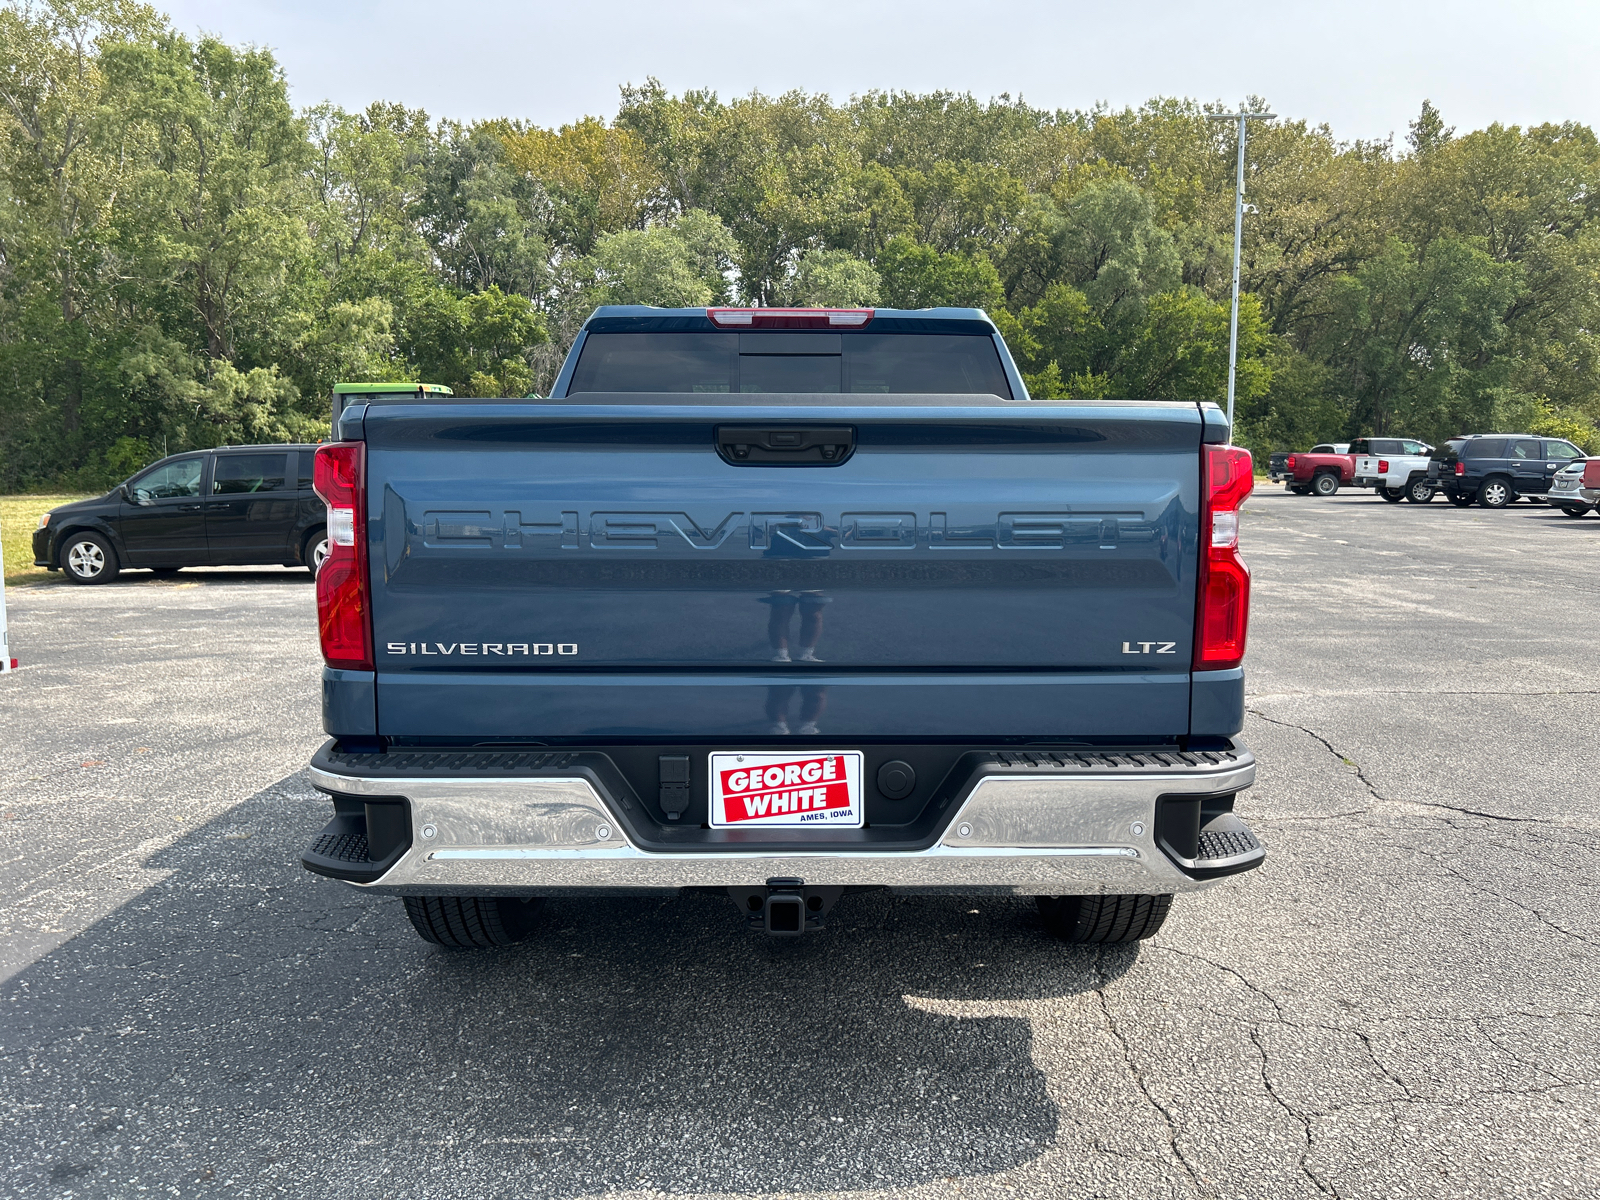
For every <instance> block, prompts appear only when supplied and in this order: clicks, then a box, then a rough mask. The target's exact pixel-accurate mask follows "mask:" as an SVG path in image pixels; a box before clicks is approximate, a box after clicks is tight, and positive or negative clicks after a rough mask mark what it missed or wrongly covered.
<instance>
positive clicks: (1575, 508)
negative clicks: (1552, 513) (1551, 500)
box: [1560, 504, 1589, 517]
mask: <svg viewBox="0 0 1600 1200" xmlns="http://www.w3.org/2000/svg"><path fill="white" fill-rule="evenodd" d="M1560 507H1561V515H1562V516H1564V517H1582V516H1586V515H1588V512H1589V510H1588V509H1587V508H1586V507H1584V506H1583V505H1581V504H1563V505H1561V506H1560Z"/></svg>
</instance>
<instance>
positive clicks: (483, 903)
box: [404, 896, 539, 950]
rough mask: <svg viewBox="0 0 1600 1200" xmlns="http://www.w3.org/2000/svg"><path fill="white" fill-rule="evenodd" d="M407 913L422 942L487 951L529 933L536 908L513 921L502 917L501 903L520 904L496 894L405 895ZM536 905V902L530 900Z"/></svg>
mask: <svg viewBox="0 0 1600 1200" xmlns="http://www.w3.org/2000/svg"><path fill="white" fill-rule="evenodd" d="M404 900H405V903H406V916H407V917H408V918H410V920H411V927H412V928H413V929H415V930H416V931H417V935H418V936H419V937H421V938H422V939H423V940H424V941H427V942H432V943H433V944H434V945H436V946H449V947H450V948H451V949H455V950H486V949H489V948H490V947H492V946H510V945H514V944H515V943H517V942H520V941H522V939H523V938H525V937H527V936H528V932H529V927H530V926H531V924H532V918H533V916H534V915H535V914H536V913H537V911H538V909H537V908H530V911H529V912H528V913H527V914H526V917H525V919H523V920H521V921H520V922H519V923H515V924H517V925H519V926H520V927H514V923H512V922H508V921H506V919H505V914H504V911H503V909H502V905H505V904H521V903H523V901H521V900H516V899H502V898H500V897H495V896H406V897H404ZM533 903H534V904H538V903H539V902H538V901H535V902H533Z"/></svg>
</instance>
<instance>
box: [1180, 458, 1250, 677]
mask: <svg viewBox="0 0 1600 1200" xmlns="http://www.w3.org/2000/svg"><path fill="white" fill-rule="evenodd" d="M1202 451H1203V454H1202V457H1201V460H1200V465H1201V476H1200V489H1201V496H1202V503H1201V510H1200V580H1199V588H1198V593H1197V602H1196V604H1195V622H1194V669H1195V670H1196V671H1225V670H1228V669H1230V668H1232V667H1237V666H1238V665H1239V664H1240V663H1241V662H1243V661H1244V642H1245V632H1246V627H1247V626H1248V625H1249V623H1250V569H1249V568H1248V567H1246V566H1245V565H1244V559H1242V558H1240V557H1239V508H1240V506H1241V505H1243V504H1244V502H1245V499H1246V498H1247V497H1248V496H1249V495H1250V493H1251V492H1252V491H1253V490H1254V489H1255V473H1254V469H1253V464H1252V462H1251V459H1250V451H1248V450H1241V449H1239V447H1237V446H1204V447H1202Z"/></svg>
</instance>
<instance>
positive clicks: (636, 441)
mask: <svg viewBox="0 0 1600 1200" xmlns="http://www.w3.org/2000/svg"><path fill="white" fill-rule="evenodd" d="M336 432H337V437H338V439H339V440H337V441H336V442H333V443H330V444H326V445H323V446H322V447H320V448H319V450H318V451H317V457H316V464H315V467H316V479H315V485H316V490H317V493H318V494H319V495H320V496H321V497H322V499H323V500H324V501H325V502H326V504H327V507H328V520H327V529H328V535H329V552H328V558H327V560H326V563H325V564H324V566H323V569H322V571H321V573H320V575H319V576H318V580H317V605H318V617H319V623H320V633H321V642H322V650H323V655H324V658H325V660H326V667H325V668H324V671H323V721H324V726H325V728H326V731H327V733H328V734H329V735H330V740H329V741H328V742H327V743H326V744H325V745H324V746H323V747H322V748H321V749H320V750H319V751H318V752H317V754H316V755H315V757H314V759H313V761H312V764H311V779H312V782H313V783H314V784H315V786H316V787H317V788H318V789H319V790H320V791H321V792H323V793H325V794H326V795H327V797H328V798H329V799H330V800H331V801H332V806H333V818H332V820H331V821H330V822H329V823H328V824H327V825H326V827H325V828H324V829H323V830H322V831H321V832H320V833H319V834H317V835H316V837H315V838H314V839H313V840H312V842H311V844H310V846H309V847H308V848H307V849H306V850H305V852H304V854H303V855H302V862H303V864H304V865H305V866H306V867H307V868H308V869H309V870H312V871H315V872H318V873H320V874H323V875H328V876H332V877H334V878H337V879H342V880H345V881H347V882H348V883H350V884H352V885H354V886H356V887H359V888H362V889H364V890H367V891H371V892H378V893H386V894H392V895H396V896H399V897H402V898H403V899H404V903H405V907H406V911H407V913H408V915H409V917H410V919H411V922H412V924H413V926H414V927H415V928H416V930H417V932H418V933H419V934H420V935H421V936H422V937H424V938H426V939H428V940H429V941H432V942H436V943H439V944H442V945H446V946H454V947H471V946H492V945H503V944H506V943H509V942H514V941H517V940H520V939H521V938H523V937H525V936H527V935H528V934H529V932H530V931H531V930H532V929H533V927H534V926H535V924H536V917H537V913H538V910H539V907H540V904H541V903H542V901H543V900H544V899H545V898H548V897H552V896H586V895H588V896H600V895H618V894H653V895H671V894H678V893H682V892H683V891H685V890H688V889H698V890H706V889H710V890H714V891H717V892H720V893H725V894H726V895H727V896H729V897H730V898H731V899H732V900H733V902H734V903H735V905H737V907H738V910H739V912H740V913H741V914H742V915H743V917H744V918H745V919H746V920H748V921H749V922H750V924H752V925H753V926H756V927H758V928H761V929H764V930H766V931H767V932H769V933H773V934H780V935H795V934H800V933H803V932H805V931H807V930H811V929H815V928H817V927H818V926H819V925H821V924H822V923H823V922H824V921H825V919H826V918H827V916H828V913H829V911H830V909H831V908H832V907H833V905H834V904H835V902H836V901H838V900H839V899H840V897H841V896H844V895H846V894H848V893H851V892H854V891H861V890H866V889H872V888H890V889H894V890H897V891H900V892H906V893H959V894H995V893H1002V894H1008V895H1022V896H1034V897H1037V898H1038V906H1039V910H1040V912H1041V914H1042V916H1043V919H1044V924H1045V925H1046V927H1047V928H1048V929H1050V930H1051V931H1052V932H1053V933H1055V934H1056V935H1057V936H1059V937H1061V938H1062V939H1064V940H1066V941H1069V942H1101V943H1105V942H1127V941H1133V940H1136V939H1139V938H1145V937H1149V936H1151V935H1152V934H1154V933H1155V932H1156V930H1157V929H1158V928H1159V927H1160V925H1161V923H1162V921H1163V919H1164V918H1165V916H1166V914H1167V911H1168V909H1169V906H1170V904H1171V902H1172V899H1173V897H1174V896H1175V895H1176V894H1177V893H1180V892H1190V891H1194V890H1197V889H1200V888H1203V887H1206V886H1207V885H1209V884H1211V883H1212V882H1214V881H1215V880H1217V879H1219V878H1221V877H1223V876H1227V875H1231V874H1236V873H1239V872H1242V871H1247V870H1250V869H1252V868H1253V867H1255V866H1257V865H1259V864H1260V862H1261V861H1262V858H1263V857H1264V855H1265V850H1264V848H1263V847H1262V846H1261V844H1260V842H1259V841H1258V840H1257V838H1256V837H1255V836H1254V835H1253V834H1252V833H1251V831H1250V830H1249V828H1248V827H1247V826H1246V825H1245V823H1244V822H1243V820H1242V819H1241V818H1240V817H1239V815H1237V813H1236V812H1235V811H1234V810H1235V801H1236V799H1237V797H1238V796H1239V794H1240V793H1241V792H1243V791H1244V790H1245V789H1246V788H1248V787H1249V786H1250V785H1251V784H1252V783H1253V782H1254V778H1255V761H1254V759H1253V757H1252V756H1251V754H1250V752H1249V751H1248V750H1247V749H1246V748H1244V747H1243V746H1242V745H1240V744H1239V743H1238V742H1237V741H1236V740H1235V736H1236V735H1237V733H1238V732H1239V729H1240V726H1241V724H1242V721H1243V707H1244V679H1243V670H1242V666H1241V663H1242V659H1243V656H1244V649H1245V632H1246V623H1247V619H1248V606H1249V574H1248V571H1247V570H1246V568H1245V566H1244V563H1243V561H1242V560H1241V559H1240V557H1239V553H1238V530H1239V522H1238V512H1239V508H1240V505H1241V504H1242V503H1243V501H1244V499H1245V497H1246V496H1248V495H1249V493H1250V490H1251V486H1252V473H1251V464H1250V456H1249V454H1248V453H1247V452H1245V451H1243V450H1240V449H1237V448H1235V447H1233V446H1230V445H1229V444H1228V432H1229V431H1228V426H1227V423H1226V421H1225V419H1224V417H1223V415H1222V414H1221V412H1220V411H1219V410H1218V409H1217V407H1216V406H1215V405H1213V404H1208V403H1192V402H1179V401H1126V402H1109V401H1085V402H1064V401H1034V400H1030V399H1029V398H1028V394H1027V391H1026V388H1025V387H1024V385H1023V382H1022V379H1021V377H1020V376H1019V375H1018V373H1017V369H1016V367H1015V365H1014V364H1013V362H1012V360H1011V356H1010V354H1009V353H1008V351H1007V349H1006V346H1005V343H1004V341H1003V340H1002V339H1001V337H1000V336H999V334H998V332H997V331H996V329H995V327H994V325H993V324H991V323H990V321H989V320H988V318H987V317H986V316H984V314H983V313H981V312H979V311H977V310H974V309H925V310H918V311H901V310H886V309H877V310H870V309H863V310H821V309H795V310H785V309H654V308H643V307H606V308H601V309H598V310H597V311H596V312H595V313H594V315H593V316H592V317H591V318H590V319H589V320H588V322H587V323H586V325H585V327H584V329H583V331H582V333H581V334H580V335H579V337H578V339H577V341H576V343H575V344H574V345H573V347H572V351H571V353H570V354H569V356H568V358H567V360H566V363H565V365H564V366H563V368H562V371H561V373H560V375H559V377H558V378H557V380H556V383H555V386H554V387H553V388H552V391H551V395H550V396H549V397H548V398H547V399H538V398H532V397H530V398H528V399H526V400H473V399H454V398H452V399H448V400H446V399H441V398H435V397H393V398H377V399H374V400H372V401H370V402H369V403H366V404H359V405H352V406H350V407H348V408H346V409H345V410H344V411H343V412H342V413H341V414H340V416H339V420H338V428H337V431H336Z"/></svg>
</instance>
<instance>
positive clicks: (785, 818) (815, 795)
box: [711, 750, 862, 829]
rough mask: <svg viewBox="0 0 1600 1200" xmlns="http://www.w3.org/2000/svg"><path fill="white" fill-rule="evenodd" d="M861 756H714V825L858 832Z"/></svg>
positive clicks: (836, 752)
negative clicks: (852, 830) (807, 827)
mask: <svg viewBox="0 0 1600 1200" xmlns="http://www.w3.org/2000/svg"><path fill="white" fill-rule="evenodd" d="M861 804H862V801H861V752H860V751H859V750H813V751H808V752H805V753H793V754H732V753H730V754H713V755H712V756H711V824H712V825H713V826H715V827H716V828H719V829H752V828H756V827H758V826H763V827H764V826H773V825H777V826H783V827H796V826H800V827H806V826H809V827H811V828H818V829H820V828H823V827H829V828H836V829H837V828H841V827H843V828H860V826H861V824H862V807H861Z"/></svg>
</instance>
